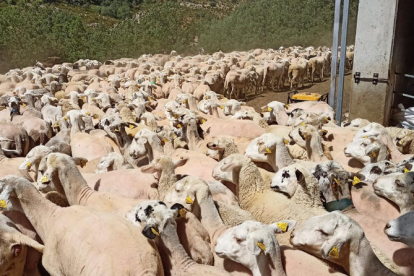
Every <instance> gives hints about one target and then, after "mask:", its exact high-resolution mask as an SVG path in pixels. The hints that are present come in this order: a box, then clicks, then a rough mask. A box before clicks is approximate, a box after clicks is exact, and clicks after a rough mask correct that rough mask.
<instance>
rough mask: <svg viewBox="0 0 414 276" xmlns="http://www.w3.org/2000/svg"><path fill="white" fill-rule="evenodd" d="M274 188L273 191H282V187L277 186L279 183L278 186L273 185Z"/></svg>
mask: <svg viewBox="0 0 414 276" xmlns="http://www.w3.org/2000/svg"><path fill="white" fill-rule="evenodd" d="M272 190H273V191H280V187H279V186H277V185H276V186H273V187H272Z"/></svg>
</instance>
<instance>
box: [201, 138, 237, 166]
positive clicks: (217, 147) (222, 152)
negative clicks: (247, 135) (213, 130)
mask: <svg viewBox="0 0 414 276" xmlns="http://www.w3.org/2000/svg"><path fill="white" fill-rule="evenodd" d="M207 148H209V149H210V150H212V151H216V152H217V153H218V159H217V160H218V161H220V160H222V159H223V158H226V157H227V156H229V155H230V154H233V153H239V150H238V149H237V146H236V145H235V143H234V140H233V139H230V138H226V137H219V138H216V139H214V141H213V142H210V143H208V144H207Z"/></svg>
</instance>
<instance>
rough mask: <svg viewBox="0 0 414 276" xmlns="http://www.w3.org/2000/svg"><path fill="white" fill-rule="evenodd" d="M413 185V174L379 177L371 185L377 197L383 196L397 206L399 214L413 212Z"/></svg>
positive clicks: (393, 174) (394, 174)
mask: <svg viewBox="0 0 414 276" xmlns="http://www.w3.org/2000/svg"><path fill="white" fill-rule="evenodd" d="M413 183H414V172H408V173H392V174H388V175H384V176H380V177H379V178H378V179H376V180H375V182H374V183H373V187H374V191H375V193H376V194H377V195H379V196H383V197H385V198H387V199H388V200H390V201H392V202H394V203H395V204H397V205H398V207H399V209H400V213H401V214H402V215H403V214H405V213H407V212H411V211H414V197H413V195H412V194H411V192H410V191H411V190H412V187H413Z"/></svg>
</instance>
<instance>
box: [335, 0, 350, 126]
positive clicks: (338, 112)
mask: <svg viewBox="0 0 414 276" xmlns="http://www.w3.org/2000/svg"><path fill="white" fill-rule="evenodd" d="M348 16H349V0H344V10H343V12H342V36H341V60H340V62H339V78H338V96H337V97H336V120H337V121H338V124H339V125H341V121H342V100H343V99H342V98H343V93H344V79H345V61H346V42H347V38H348Z"/></svg>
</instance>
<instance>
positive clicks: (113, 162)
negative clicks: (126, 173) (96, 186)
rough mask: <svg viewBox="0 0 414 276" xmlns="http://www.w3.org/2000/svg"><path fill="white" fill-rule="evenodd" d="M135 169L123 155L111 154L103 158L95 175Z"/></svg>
mask: <svg viewBox="0 0 414 276" xmlns="http://www.w3.org/2000/svg"><path fill="white" fill-rule="evenodd" d="M133 168H134V167H133V166H132V165H131V164H129V163H128V161H126V160H125V158H124V157H123V156H122V154H120V153H118V152H110V153H108V154H107V155H105V156H104V157H102V158H101V160H100V162H99V164H98V166H97V167H96V169H95V173H104V172H109V171H115V170H120V169H133Z"/></svg>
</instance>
